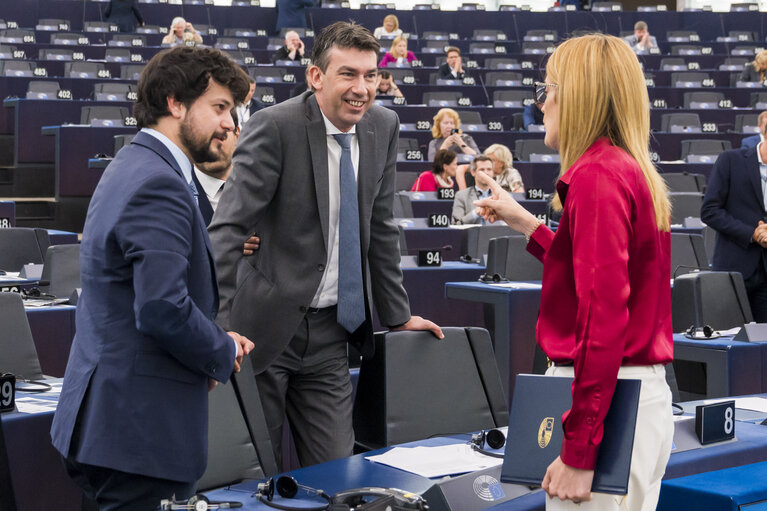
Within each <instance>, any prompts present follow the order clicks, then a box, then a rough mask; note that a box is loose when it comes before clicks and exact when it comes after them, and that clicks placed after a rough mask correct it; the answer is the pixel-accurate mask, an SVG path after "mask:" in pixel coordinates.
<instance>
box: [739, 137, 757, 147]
mask: <svg viewBox="0 0 767 511" xmlns="http://www.w3.org/2000/svg"><path fill="white" fill-rule="evenodd" d="M761 141H762V137H761V136H760V135H753V136H750V137H746V138H744V139H743V140H741V141H740V148H741V149H748V148H749V147H756V146H757V145H759V142H761Z"/></svg>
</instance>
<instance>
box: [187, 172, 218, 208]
mask: <svg viewBox="0 0 767 511" xmlns="http://www.w3.org/2000/svg"><path fill="white" fill-rule="evenodd" d="M194 173H195V175H196V176H197V180H198V181H199V182H200V185H202V189H203V190H204V191H205V195H206V196H207V197H208V202H210V207H211V208H213V211H216V207H218V200H219V199H220V198H221V195H222V194H223V193H224V183H226V181H225V180H223V179H218V178H217V177H212V176H209V175H207V174H206V173H205V172H202V171H201V170H199V169H198V168H197V167H195V168H194Z"/></svg>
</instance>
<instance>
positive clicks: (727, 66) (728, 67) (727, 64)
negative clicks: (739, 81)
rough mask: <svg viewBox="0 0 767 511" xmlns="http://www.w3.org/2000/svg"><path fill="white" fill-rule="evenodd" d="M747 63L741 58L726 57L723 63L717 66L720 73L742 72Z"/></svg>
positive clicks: (746, 60)
mask: <svg viewBox="0 0 767 511" xmlns="http://www.w3.org/2000/svg"><path fill="white" fill-rule="evenodd" d="M747 63H748V59H746V58H743V57H727V58H726V59H724V62H722V63H721V64H719V70H720V71H742V70H743V68H744V67H745V66H746V64H747Z"/></svg>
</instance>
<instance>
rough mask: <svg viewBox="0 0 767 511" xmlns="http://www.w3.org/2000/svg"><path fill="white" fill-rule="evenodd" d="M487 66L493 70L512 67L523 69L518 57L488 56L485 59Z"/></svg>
mask: <svg viewBox="0 0 767 511" xmlns="http://www.w3.org/2000/svg"><path fill="white" fill-rule="evenodd" d="M485 68H486V69H491V70H493V71H503V70H511V69H522V66H521V65H520V63H519V61H518V60H517V59H507V58H487V59H485Z"/></svg>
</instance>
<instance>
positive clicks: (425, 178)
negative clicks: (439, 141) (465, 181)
mask: <svg viewBox="0 0 767 511" xmlns="http://www.w3.org/2000/svg"><path fill="white" fill-rule="evenodd" d="M457 169H458V155H457V154H455V153H454V152H453V151H450V150H448V149H440V150H439V151H437V154H435V155H434V163H432V167H431V170H427V171H424V172H421V175H420V176H418V179H416V180H415V183H413V188H411V189H410V191H411V192H436V191H437V188H453V186H454V184H455V183H454V181H453V178H454V177H455V172H456V170H457Z"/></svg>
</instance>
